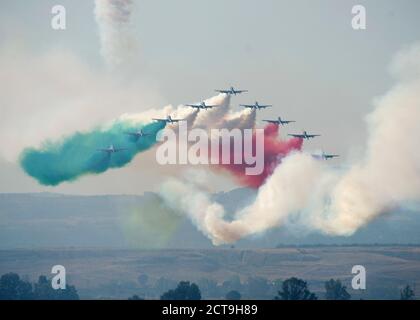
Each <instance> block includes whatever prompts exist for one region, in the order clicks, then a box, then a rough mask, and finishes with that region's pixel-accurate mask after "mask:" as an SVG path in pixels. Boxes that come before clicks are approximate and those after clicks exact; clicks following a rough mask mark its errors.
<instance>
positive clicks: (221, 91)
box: [214, 90, 230, 94]
mask: <svg viewBox="0 0 420 320" xmlns="http://www.w3.org/2000/svg"><path fill="white" fill-rule="evenodd" d="M214 91H216V92H219V93H226V94H227V93H229V92H230V91H228V90H214Z"/></svg>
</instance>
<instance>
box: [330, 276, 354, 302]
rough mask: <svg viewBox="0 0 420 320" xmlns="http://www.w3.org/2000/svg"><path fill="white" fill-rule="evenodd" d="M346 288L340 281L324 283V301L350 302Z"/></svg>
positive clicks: (332, 280)
mask: <svg viewBox="0 0 420 320" xmlns="http://www.w3.org/2000/svg"><path fill="white" fill-rule="evenodd" d="M350 298H351V296H350V294H349V293H348V292H347V288H346V286H343V285H342V284H341V281H340V280H334V279H331V280H329V281H327V282H325V299H327V300H350Z"/></svg>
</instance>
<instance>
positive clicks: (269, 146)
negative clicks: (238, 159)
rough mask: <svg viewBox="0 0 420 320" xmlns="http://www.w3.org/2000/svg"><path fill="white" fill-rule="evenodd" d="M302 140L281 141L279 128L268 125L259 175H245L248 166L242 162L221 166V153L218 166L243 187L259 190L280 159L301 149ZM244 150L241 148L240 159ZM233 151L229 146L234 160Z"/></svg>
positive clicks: (274, 125) (254, 138) (253, 147)
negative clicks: (262, 166)
mask: <svg viewBox="0 0 420 320" xmlns="http://www.w3.org/2000/svg"><path fill="white" fill-rule="evenodd" d="M250 143H252V150H254V151H255V150H256V148H255V144H256V136H255V132H254V134H253V136H252V142H250ZM302 144H303V140H302V139H299V138H293V139H288V140H282V139H281V138H280V137H279V126H278V125H276V124H268V125H267V126H266V127H265V128H264V169H263V172H262V173H261V174H259V175H247V174H246V172H245V168H246V167H247V166H248V165H247V164H246V163H245V162H244V161H243V162H242V163H241V164H235V163H233V161H231V163H230V164H222V160H221V152H220V153H219V154H220V161H219V163H220V165H217V167H221V168H222V169H224V170H227V171H228V172H230V173H231V174H232V175H233V176H234V177H235V178H236V179H237V181H238V182H239V183H240V184H241V185H242V186H245V187H251V188H259V187H260V186H261V185H262V184H263V183H264V182H265V181H266V179H267V178H268V177H269V176H270V175H271V174H272V173H273V172H274V170H275V169H276V167H277V166H278V165H279V164H280V163H281V161H282V159H283V158H284V157H286V156H287V155H288V154H289V153H291V152H293V151H300V150H301V149H302ZM243 153H244V148H242V159H243V158H244V157H243ZM234 157H235V149H234V148H233V146H232V144H231V145H230V158H231V159H234Z"/></svg>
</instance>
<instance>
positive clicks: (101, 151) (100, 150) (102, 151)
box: [96, 149, 110, 152]
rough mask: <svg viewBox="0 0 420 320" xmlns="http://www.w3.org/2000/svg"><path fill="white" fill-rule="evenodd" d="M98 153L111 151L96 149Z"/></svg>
mask: <svg viewBox="0 0 420 320" xmlns="http://www.w3.org/2000/svg"><path fill="white" fill-rule="evenodd" d="M96 151H101V152H109V151H110V150H109V149H96Z"/></svg>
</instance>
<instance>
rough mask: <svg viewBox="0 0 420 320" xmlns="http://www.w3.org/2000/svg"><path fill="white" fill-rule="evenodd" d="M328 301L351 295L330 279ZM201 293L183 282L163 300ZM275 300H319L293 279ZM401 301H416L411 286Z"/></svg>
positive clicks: (233, 296) (234, 295) (229, 296)
mask: <svg viewBox="0 0 420 320" xmlns="http://www.w3.org/2000/svg"><path fill="white" fill-rule="evenodd" d="M324 288H325V299H326V300H350V299H351V295H350V294H349V293H348V291H347V288H346V286H345V285H343V284H342V282H341V281H340V280H339V279H330V280H328V281H326V282H325V284H324ZM241 297H242V296H241V293H240V292H239V291H237V290H231V291H229V292H227V293H226V295H225V299H226V300H240V299H241ZM201 298H202V297H201V291H200V289H199V287H198V285H197V284H195V283H190V282H189V281H181V282H179V283H178V285H177V287H176V288H175V289H171V290H169V291H167V292H165V293H163V294H162V295H161V297H160V299H161V300H201ZM273 299H274V300H318V297H317V295H316V294H315V293H314V292H311V291H310V290H309V288H308V284H307V282H306V281H304V280H302V279H299V278H296V277H292V278H289V279H287V280H285V281H284V282H283V283H282V285H281V290H279V291H278V292H277V295H276V296H275V297H274V298H273ZM400 299H401V300H414V299H415V294H414V291H413V290H412V289H411V287H410V286H409V285H407V286H406V287H404V289H402V290H401V291H400ZM129 300H142V298H140V297H139V296H138V295H134V296H132V297H130V298H129Z"/></svg>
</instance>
